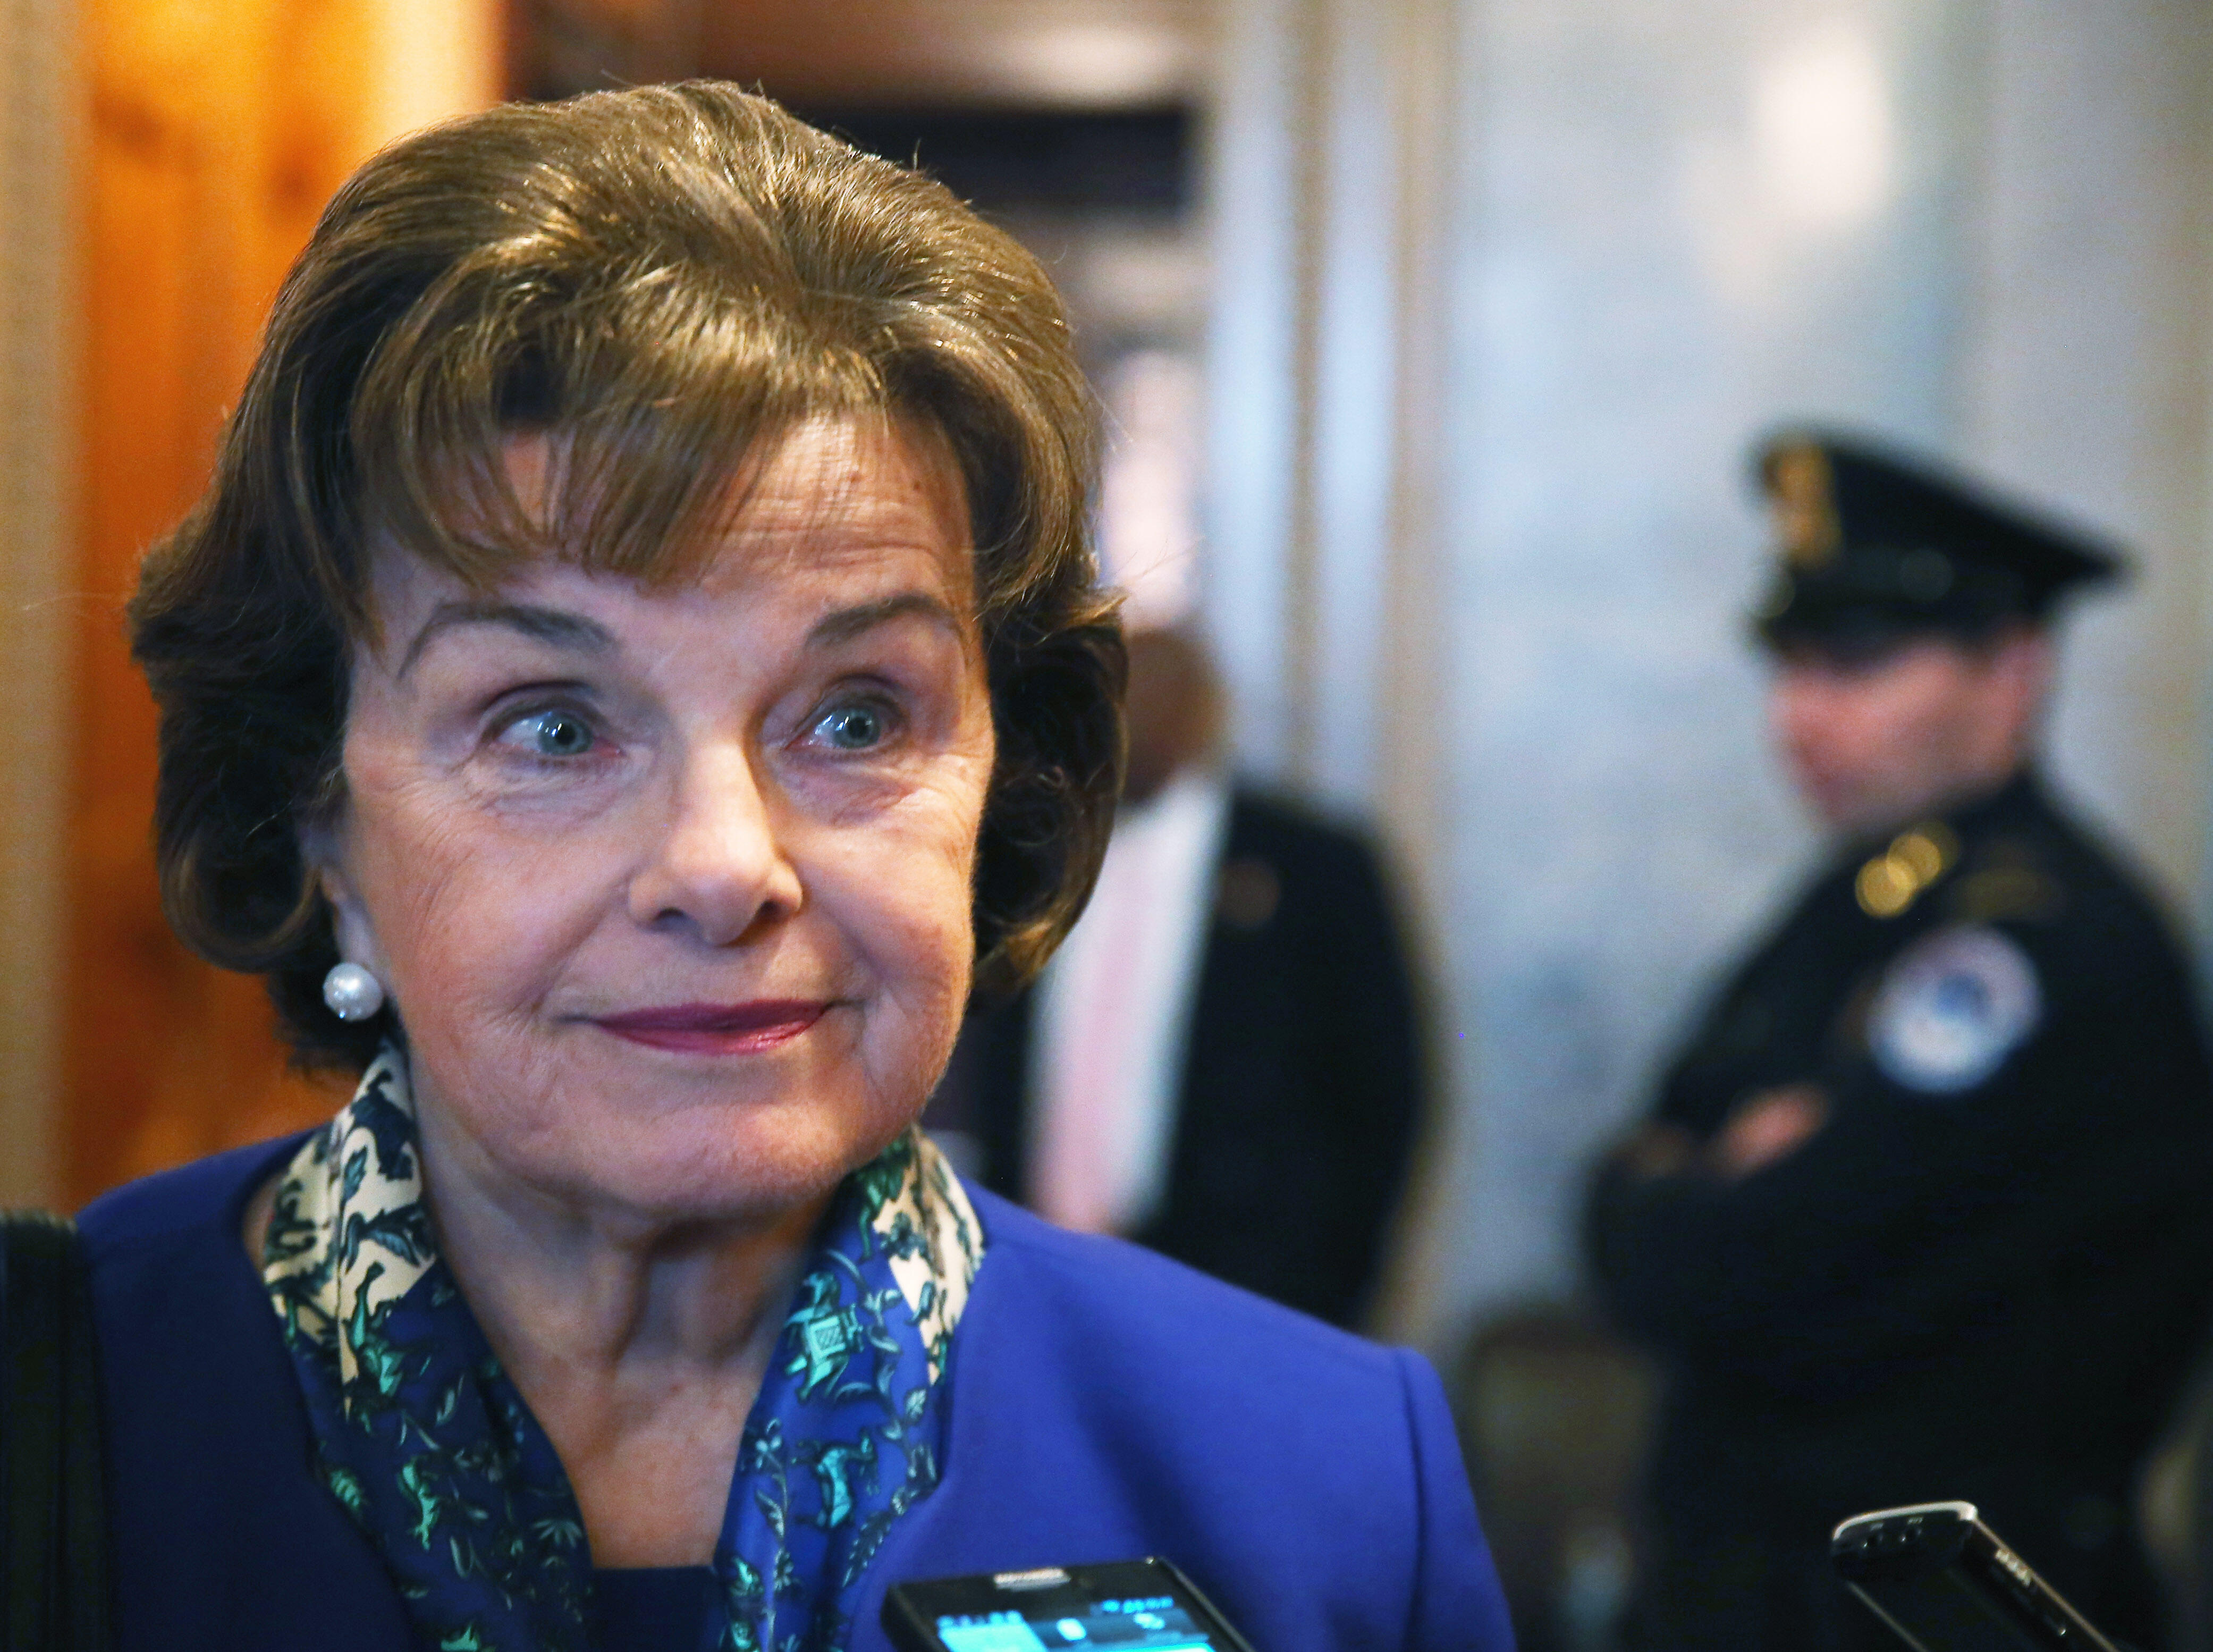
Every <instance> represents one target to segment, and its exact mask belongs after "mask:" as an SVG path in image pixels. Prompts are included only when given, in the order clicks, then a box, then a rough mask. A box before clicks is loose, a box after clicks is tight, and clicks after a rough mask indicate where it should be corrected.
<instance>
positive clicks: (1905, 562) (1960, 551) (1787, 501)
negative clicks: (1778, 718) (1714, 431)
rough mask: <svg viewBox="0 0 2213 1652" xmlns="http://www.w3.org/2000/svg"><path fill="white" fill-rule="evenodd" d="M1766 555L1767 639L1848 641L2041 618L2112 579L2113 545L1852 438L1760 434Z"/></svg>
mask: <svg viewBox="0 0 2213 1652" xmlns="http://www.w3.org/2000/svg"><path fill="white" fill-rule="evenodd" d="M1758 474H1759V485H1760V487H1761V489H1762V490H1763V491H1765V494H1766V496H1767V499H1768V503H1769V505H1770V507H1771V509H1772V511H1773V514H1774V521H1775V526H1776V529H1777V540H1778V544H1777V551H1776V565H1775V571H1774V574H1773V576H1772V577H1771V581H1770V582H1769V584H1768V588H1767V591H1766V594H1765V598H1764V599H1763V600H1762V601H1761V602H1760V605H1759V609H1758V610H1757V612H1756V613H1754V614H1753V625H1754V627H1755V629H1756V630H1757V631H1759V636H1760V638H1761V640H1762V641H1764V642H1765V643H1767V644H1768V645H1769V646H1770V647H1771V648H1787V647H1789V646H1791V645H1793V644H1812V645H1814V646H1816V647H1820V648H1828V649H1846V650H1853V651H1857V650H1860V649H1881V648H1883V647H1887V645H1889V644H1890V643H1893V642H1896V641H1897V640H1899V638H1901V637H1908V636H1912V635H1917V634H1926V633H1932V632H1933V633H1936V634H1939V635H1945V636H1952V637H1962V638H1966V639H1968V640H1976V639H1979V638H1982V637H1987V636H1989V635H1990V633H1991V632H1992V631H1996V630H1997V628H1998V627H2000V626H2001V625H2005V624H2007V623H2008V622H2009V621H2016V620H2019V621H2027V623H2030V624H2040V623H2042V622H2043V621H2044V620H2045V619H2046V618H2047V617H2048V616H2049V615H2050V613H2051V608H2052V605H2053V604H2054V602H2056V601H2057V600H2058V598H2059V595H2060V594H2061V593H2063V592H2064V591H2066V590H2068V589H2069V588H2071V587H2074V586H2078V585H2093V584H2099V583H2102V582H2106V581H2107V580H2111V579H2113V578H2116V577H2118V576H2119V575H2120V574H2121V573H2122V572H2123V571H2124V570H2125V564H2124V563H2123V561H2122V559H2121V558H2120V557H2119V556H2118V555H2117V554H2116V553H2115V552H2112V550H2111V549H2109V548H2107V547H2106V546H2100V545H2098V544H2095V543H2094V542H2092V541H2091V540H2090V539H2087V538H2085V537H2084V536H2082V534H2080V533H2075V532H2073V531H2071V530H2070V529H2068V528H2065V527H2061V526H2059V525H2058V524H2057V523H2053V522H2051V521H2044V520H2041V519H2039V518H2038V517H2037V516H2035V515H2032V514H2030V513H2029V512H2027V511H2026V510H2023V509H2020V508H2018V507H2016V506H2015V505H2012V504H2010V503H2004V502H2002V501H1999V500H1997V499H1995V498H1993V497H1990V495H1989V494H1987V493H1985V492H1984V491H1982V490H1981V489H1979V488H1976V487H1973V486H1972V485H1969V484H1967V483H1966V482H1963V481H1960V480H1959V479H1955V478H1953V477H1949V476H1946V475H1943V474H1942V473H1941V472H1937V471H1936V470H1933V469H1931V468H1930V467H1928V466H1923V465H1920V464H1918V463H1915V462H1913V461H1910V460H1905V459H1902V458H1900V457H1899V456H1898V455H1897V454H1894V453H1890V452H1887V451H1885V450H1884V449H1883V448H1880V447H1878V446H1876V445H1875V444H1873V443H1870V442H1864V441H1862V440H1859V439H1857V438H1854V437H1847V436H1838V435H1834V434H1831V433H1827V432H1820V431H1795V432H1792V433H1789V434H1787V435H1783V436H1777V437H1776V438H1774V439H1773V440H1771V441H1769V442H1765V444H1763V445H1762V446H1761V448H1759V454H1758Z"/></svg>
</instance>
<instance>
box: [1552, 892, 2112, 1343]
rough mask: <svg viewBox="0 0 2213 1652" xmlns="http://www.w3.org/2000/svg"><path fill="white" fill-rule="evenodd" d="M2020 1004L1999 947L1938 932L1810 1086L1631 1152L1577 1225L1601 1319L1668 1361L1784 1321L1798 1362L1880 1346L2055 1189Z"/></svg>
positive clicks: (2048, 1117) (2009, 948) (1981, 937)
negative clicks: (1971, 1244)
mask: <svg viewBox="0 0 2213 1652" xmlns="http://www.w3.org/2000/svg"><path fill="white" fill-rule="evenodd" d="M2039 996H2040V995H2039V992H2038V985H2037V981H2036V976H2035V972H2034V970H2033V966H2031V965H2030V963H2029V960H2027V956H2026V954H2024V953H2023V952H2022V950H2021V948H2020V947H2019V946H2018V945H2016V944H2015V942H2013V941H2012V940H2011V939H2009V938H2008V937H2006V936H2002V935H2000V934H1999V933H1998V932H1997V931H1996V930H1992V929H1989V928H1978V929H1953V930H1946V931H1941V932H1939V933H1938V934H1936V935H1934V936H1930V937H1929V938H1928V939H1927V940H1926V941H1925V942H1923V943H1922V944H1921V945H1919V946H1917V947H1916V948H1911V949H1909V951H1908V952H1907V953H1905V954H1902V955H1901V956H1900V957H1899V960H1897V961H1896V963H1894V964H1893V966H1892V967H1891V969H1890V970H1889V971H1888V972H1887V975H1886V978H1885V981H1884V984H1883V986H1882V990H1881V991H1880V992H1878V993H1877V994H1876V995H1875V999H1874V1002H1873V1004H1872V1007H1871V1009H1870V1012H1869V1017H1868V1020H1867V1022H1866V1028H1865V1033H1864V1036H1863V1038H1862V1039H1859V1040H1857V1041H1856V1050H1853V1049H1840V1051H1839V1057H1838V1061H1837V1063H1836V1064H1835V1065H1834V1067H1833V1068H1832V1070H1829V1071H1827V1072H1825V1073H1824V1074H1823V1075H1822V1076H1821V1078H1820V1082H1819V1083H1818V1084H1816V1083H1815V1082H1810V1081H1809V1082H1804V1083H1795V1084H1789V1085H1785V1086H1781V1087H1773V1088H1766V1089H1763V1090H1759V1091H1756V1092H1754V1093H1753V1094H1751V1095H1750V1096H1748V1097H1747V1098H1746V1099H1744V1100H1742V1101H1741V1102H1739V1103H1738V1104H1737V1105H1736V1106H1735V1107H1734V1109H1733V1110H1732V1111H1731V1112H1730V1113H1728V1115H1727V1116H1726V1117H1725V1118H1724V1119H1722V1121H1721V1123H1720V1124H1718V1125H1716V1127H1715V1128H1714V1129H1713V1130H1712V1131H1710V1133H1709V1134H1707V1135H1706V1137H1705V1138H1704V1142H1703V1143H1697V1142H1695V1140H1694V1138H1693V1137H1691V1136H1690V1135H1688V1134H1687V1133H1685V1132H1682V1131H1665V1133H1654V1134H1649V1135H1648V1136H1646V1137H1644V1138H1643V1139H1642V1140H1640V1141H1639V1142H1637V1143H1634V1144H1632V1146H1631V1148H1630V1149H1627V1150H1625V1152H1624V1153H1622V1154H1621V1155H1618V1156H1617V1157H1616V1158H1615V1159H1614V1160H1613V1161H1612V1162H1611V1163H1610V1164H1609V1165H1608V1166H1607V1167H1606V1169H1605V1171H1604V1172H1603V1173H1601V1175H1600V1180H1599V1183H1598V1186H1596V1187H1595V1188H1594V1197H1593V1200H1592V1205H1591V1210H1590V1223H1589V1229H1588V1238H1589V1241H1590V1247H1591V1251H1592V1255H1593V1259H1594V1263H1595V1264H1596V1266H1597V1271H1598V1273H1599V1277H1600V1282H1601V1283H1602V1284H1604V1285H1605V1287H1606V1295H1607V1296H1608V1298H1609V1300H1610V1301H1611V1302H1612V1304H1613V1307H1614V1308H1615V1310H1616V1312H1617V1313H1618V1314H1619V1315H1620V1317H1621V1318H1622V1320H1624V1321H1625V1324H1627V1325H1628V1326H1630V1327H1631V1328H1632V1329H1636V1330H1640V1331H1642V1332H1645V1333H1646V1334H1647V1335H1649V1336H1650V1337H1651V1338H1654V1339H1655V1341H1657V1342H1659V1343H1661V1344H1663V1345H1674V1346H1678V1347H1682V1348H1686V1349H1687V1348H1689V1347H1692V1346H1694V1345H1698V1344H1707V1343H1711V1342H1714V1341H1716V1339H1718V1340H1719V1341H1721V1342H1722V1343H1726V1344H1738V1343H1739V1342H1740V1341H1741V1338H1744V1337H1746V1336H1747V1334H1748V1333H1752V1332H1763V1333H1764V1332H1772V1331H1775V1330H1777V1329H1779V1328H1780V1327H1781V1326H1784V1325H1786V1324H1787V1325H1788V1326H1789V1327H1790V1335H1789V1338H1788V1339H1787V1340H1788V1342H1789V1345H1790V1346H1791V1347H1792V1348H1794V1349H1795V1350H1797V1352H1798V1353H1799V1354H1801V1355H1803V1356H1808V1357H1810V1356H1814V1354H1815V1352H1816V1350H1819V1349H1821V1348H1824V1347H1826V1345H1827V1344H1829V1343H1830V1342H1831V1341H1832V1338H1830V1337H1829V1336H1827V1335H1826V1334H1825V1333H1826V1332H1827V1331H1829V1330H1832V1329H1834V1330H1836V1331H1837V1332H1838V1335H1839V1336H1840V1337H1841V1336H1842V1335H1843V1332H1844V1327H1845V1326H1853V1327H1854V1329H1853V1331H1852V1333H1851V1334H1852V1336H1853V1337H1854V1338H1858V1339H1860V1340H1861V1341H1862V1344H1863V1343H1864V1340H1865V1339H1866V1338H1869V1337H1877V1336H1880V1335H1881V1334H1882V1332H1883V1327H1882V1326H1881V1325H1879V1324H1877V1323H1875V1322H1874V1320H1872V1319H1870V1314H1874V1313H1875V1304H1877V1303H1879V1302H1881V1301H1886V1300H1888V1299H1889V1294H1890V1293H1892V1292H1894V1291H1896V1290H1898V1289H1900V1288H1901V1287H1902V1285H1903V1284H1904V1282H1905V1279H1906V1278H1907V1277H1911V1276H1913V1275H1915V1274H1916V1273H1917V1272H1920V1271H1926V1269H1927V1268H1928V1266H1929V1265H1930V1262H1931V1261H1932V1260H1933V1259H1940V1258H1941V1259H1944V1260H1945V1262H1946V1265H1948V1266H1949V1265H1951V1262H1952V1259H1956V1258H1958V1257H1959V1256H1960V1255H1961V1254H1962V1253H1961V1252H1960V1248H1959V1247H1960V1245H1961V1244H1962V1243H1963V1242H1964V1241H1966V1236H1967V1234H1970V1233H1971V1232H1976V1231H1979V1230H1981V1229H1983V1228H1986V1227H1987V1226H1988V1225H1989V1224H1990V1223H1992V1222H1998V1223H2003V1222H2005V1221H2006V1220H2008V1219H2009V1212H2010V1211H2012V1210H2015V1209H2016V1208H2018V1207H2019V1206H2020V1205H2021V1204H2022V1203H2023V1202H2024V1201H2033V1200H2034V1199H2035V1198H2037V1197H2038V1195H2037V1194H2036V1192H2035V1191H2034V1190H2035V1189H2037V1188H2038V1187H2039V1186H2045V1185H2047V1184H2049V1183H2050V1182H2051V1179H2052V1178H2053V1177H2055V1176H2060V1177H2064V1175H2065V1174H2067V1173H2068V1172H2067V1170H2066V1167H2065V1165H2064V1162H2063V1161H2062V1158H2061V1156H2060V1155H2058V1154H2057V1153H2056V1152H2055V1148H2056V1147H2057V1143H2056V1141H2055V1139H2054V1137H2053V1135H2052V1130H2051V1127H2052V1126H2053V1125H2054V1124H2055V1123H2056V1113H2057V1111H2059V1110H2064V1104H2061V1098H2060V1097H2059V1096H2058V1095H2055V1094H2051V1084H2050V1083H2049V1082H2048V1081H2049V1077H2053V1076H2057V1075H2056V1074H2054V1075H2048V1076H2041V1077H2040V1076H2039V1067H2040V1065H2041V1064H2039V1061H2038V1060H2037V1059H2036V1058H2035V1050H2036V1048H2037V1047H2038V1046H2039V1043H2040V1042H2041V1038H2040V1035H2041V1034H2043V1033H2046V1032H2048V1030H2049V1028H2048V1027H2047V1025H2046V1024H2045V1018H2044V1015H2043V1014H2042V1010H2041V1008H2040V1005H2039ZM2055 1104H2060V1106H2055ZM1663 1129H1664V1127H1663ZM2000 1260H2001V1261H2003V1258H2001V1259H2000ZM1960 1282H1961V1285H1962V1287H1963V1288H1965V1287H1966V1285H1967V1283H1968V1280H1967V1275H1966V1272H1965V1271H1961V1272H1960ZM1931 1283H1932V1285H1933V1283H1934V1276H1933V1275H1932V1276H1931ZM1881 1317H1883V1316H1882V1315H1881V1314H1875V1318H1881ZM1817 1327H1819V1329H1817Z"/></svg>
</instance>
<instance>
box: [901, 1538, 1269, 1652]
mask: <svg viewBox="0 0 2213 1652" xmlns="http://www.w3.org/2000/svg"><path fill="white" fill-rule="evenodd" d="M883 1623H884V1628H885V1629H886V1631H888V1632H889V1633H890V1635H891V1637H892V1639H893V1642H894V1643H896V1644H898V1645H899V1648H900V1649H901V1652H1068V1649H1070V1648H1090V1647H1112V1648H1115V1649H1118V1652H1249V1649H1248V1648H1247V1645H1246V1643H1245V1641H1244V1639H1243V1637H1241V1636H1240V1635H1239V1634H1238V1633H1237V1631H1235V1630H1234V1629H1232V1628H1230V1627H1229V1625H1228V1624H1227V1623H1226V1622H1224V1621H1223V1619H1222V1617H1221V1616H1220V1614H1218V1613H1217V1612H1216V1611H1215V1610H1214V1608H1213V1607H1212V1606H1210V1605H1209V1604H1208V1602H1207V1600H1206V1597H1205V1596H1204V1595H1202V1594H1199V1592H1198V1589H1197V1588H1195V1587H1194V1586H1193V1585H1192V1582H1191V1581H1190V1579H1188V1578H1186V1577H1185V1576H1184V1575H1183V1574H1182V1573H1181V1572H1180V1571H1178V1570H1176V1569H1175V1568H1174V1566H1171V1565H1169V1564H1167V1562H1166V1561H1163V1560H1131V1561H1115V1562H1111V1563H1108V1564H1103V1565H1096V1566H1068V1567H1058V1566H1056V1567H1049V1568H1045V1569H1042V1570H1036V1571H1028V1572H999V1573H985V1574H982V1575H979V1576H974V1577H948V1578H937V1579H935V1580H932V1581H930V1582H920V1583H902V1584H899V1585H898V1586H897V1587H895V1588H893V1590H892V1591H891V1593H890V1594H889V1596H888V1597H887V1599H886V1600H885V1602H884V1614H883Z"/></svg>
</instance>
